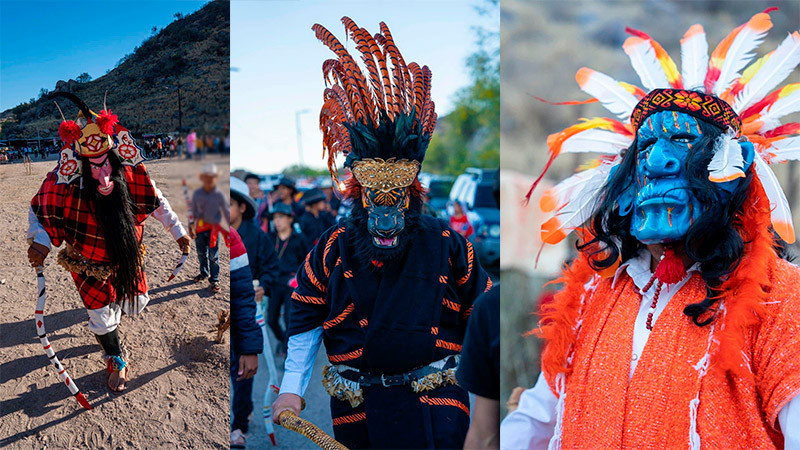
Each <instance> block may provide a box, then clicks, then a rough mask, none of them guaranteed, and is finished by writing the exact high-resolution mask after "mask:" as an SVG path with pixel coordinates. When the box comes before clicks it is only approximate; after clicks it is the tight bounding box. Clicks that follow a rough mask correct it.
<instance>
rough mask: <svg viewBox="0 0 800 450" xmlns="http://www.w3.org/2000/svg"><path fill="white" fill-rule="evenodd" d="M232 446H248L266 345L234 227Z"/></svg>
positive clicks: (241, 244) (247, 265)
mask: <svg viewBox="0 0 800 450" xmlns="http://www.w3.org/2000/svg"><path fill="white" fill-rule="evenodd" d="M230 243H231V384H232V385H233V396H232V397H231V406H232V409H233V420H232V421H231V448H244V445H245V437H244V434H245V433H247V428H248V416H249V415H250V413H251V412H252V411H253V400H252V398H251V397H252V393H253V376H255V374H256V371H257V370H258V354H259V353H261V351H262V349H263V347H264V341H263V337H262V336H261V329H260V328H259V327H258V324H257V323H256V319H255V315H256V303H255V301H254V298H255V291H254V290H253V276H252V275H251V273H250V266H249V264H248V258H247V251H246V250H245V247H244V244H243V243H242V239H241V237H240V236H239V233H237V232H236V229H235V228H233V227H231V235H230Z"/></svg>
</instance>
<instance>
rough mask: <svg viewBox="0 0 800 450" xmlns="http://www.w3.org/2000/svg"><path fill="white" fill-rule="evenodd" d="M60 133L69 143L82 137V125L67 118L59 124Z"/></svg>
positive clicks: (65, 141)
mask: <svg viewBox="0 0 800 450" xmlns="http://www.w3.org/2000/svg"><path fill="white" fill-rule="evenodd" d="M58 135H59V136H60V137H61V140H62V141H64V143H65V144H67V145H69V144H72V143H73V142H75V141H77V140H78V139H80V138H81V135H82V134H81V127H80V125H78V124H77V123H75V121H74V120H65V121H64V122H61V125H59V126H58Z"/></svg>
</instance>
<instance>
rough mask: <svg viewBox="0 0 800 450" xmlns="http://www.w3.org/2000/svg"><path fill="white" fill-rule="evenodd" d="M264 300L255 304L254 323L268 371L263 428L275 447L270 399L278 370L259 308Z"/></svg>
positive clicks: (265, 324)
mask: <svg viewBox="0 0 800 450" xmlns="http://www.w3.org/2000/svg"><path fill="white" fill-rule="evenodd" d="M262 302H264V300H263V299H262V301H261V302H256V323H257V324H258V326H259V327H261V334H262V335H263V336H264V351H263V352H262V355H263V356H264V359H265V360H266V361H267V369H268V370H269V381H268V382H267V389H266V391H264V408H263V410H262V413H263V416H264V426H265V427H266V428H267V434H269V439H270V441H272V446H273V447H274V446H276V445H277V443H276V442H275V428H274V427H273V425H272V399H273V395H272V394H273V393H274V391H275V386H276V385H277V384H278V370H277V369H276V368H275V358H274V357H273V356H272V347H271V346H270V343H269V333H267V323H266V321H265V320H264V308H263V307H262V306H261V304H262Z"/></svg>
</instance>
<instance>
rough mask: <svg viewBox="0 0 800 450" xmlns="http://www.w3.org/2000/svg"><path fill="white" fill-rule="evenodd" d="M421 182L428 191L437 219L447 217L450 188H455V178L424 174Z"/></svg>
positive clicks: (429, 204) (420, 178) (420, 175)
mask: <svg viewBox="0 0 800 450" xmlns="http://www.w3.org/2000/svg"><path fill="white" fill-rule="evenodd" d="M419 181H420V183H422V186H423V187H424V188H425V189H427V190H428V206H429V207H430V209H431V210H432V211H433V212H435V213H436V216H437V217H447V202H448V201H449V194H450V188H451V187H452V186H453V177H451V176H449V175H434V174H430V173H425V172H423V173H420V174H419Z"/></svg>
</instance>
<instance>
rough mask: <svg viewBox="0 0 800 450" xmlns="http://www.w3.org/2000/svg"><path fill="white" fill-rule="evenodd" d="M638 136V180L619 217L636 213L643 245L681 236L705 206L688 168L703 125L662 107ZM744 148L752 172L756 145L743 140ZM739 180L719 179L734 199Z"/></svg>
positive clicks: (621, 201) (634, 229) (635, 233)
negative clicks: (695, 191)
mask: <svg viewBox="0 0 800 450" xmlns="http://www.w3.org/2000/svg"><path fill="white" fill-rule="evenodd" d="M636 137H637V147H636V149H635V150H636V155H635V157H636V165H635V171H636V173H635V177H636V181H635V183H633V185H632V187H631V188H629V189H628V190H627V191H626V192H625V193H624V194H623V195H622V196H620V198H619V209H620V215H621V216H625V215H627V214H633V216H632V218H631V234H632V235H633V236H634V237H635V238H636V239H637V240H639V241H640V242H642V243H644V244H662V243H668V242H674V241H678V240H682V239H683V238H684V237H685V236H686V234H687V232H688V230H689V227H690V226H691V225H692V224H693V223H694V221H695V220H697V218H698V217H700V215H701V214H702V213H703V211H704V209H705V208H704V206H703V205H702V204H701V203H700V202H699V201H698V200H697V199H696V198H695V196H694V195H693V194H692V191H691V190H690V189H689V182H688V176H689V175H688V174H687V172H686V162H687V159H688V158H689V155H690V154H691V153H692V152H694V151H701V149H700V148H696V146H697V145H698V142H699V141H700V139H701V138H702V137H703V131H702V130H701V128H700V124H699V123H698V120H697V119H695V118H694V117H692V116H690V115H688V114H684V113H679V112H673V111H661V112H658V113H655V114H653V115H651V116H650V117H648V118H647V120H645V121H644V122H643V123H642V125H641V126H640V127H639V130H638V132H637V136H636ZM711 149H713V144H708V145H707V148H706V150H707V151H708V150H711ZM742 149H743V155H744V157H745V170H747V167H749V165H750V163H751V162H752V160H753V147H752V145H751V144H750V143H742ZM704 173H705V172H704ZM738 183H739V179H735V180H733V181H729V182H725V183H718V184H717V186H718V187H719V188H720V189H721V193H722V197H723V198H726V197H728V198H729V197H730V193H731V192H733V190H734V189H735V188H736V186H737V185H738Z"/></svg>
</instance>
